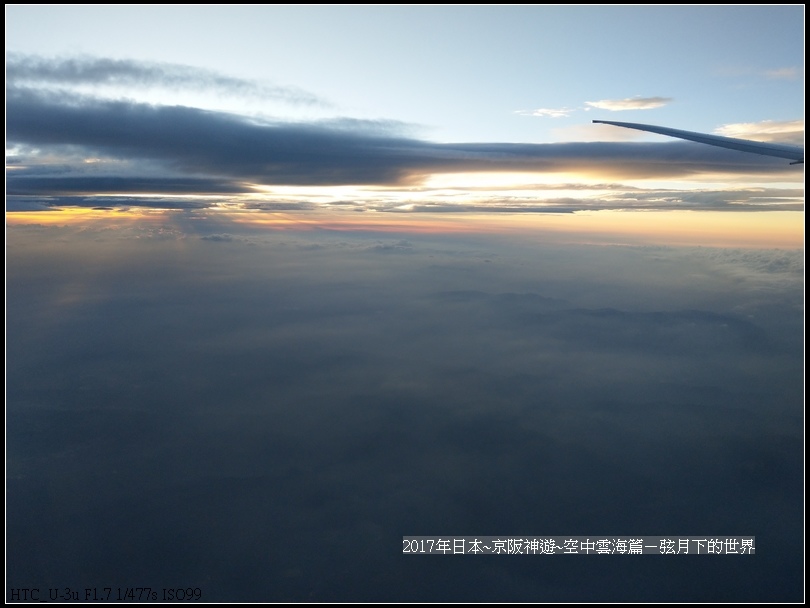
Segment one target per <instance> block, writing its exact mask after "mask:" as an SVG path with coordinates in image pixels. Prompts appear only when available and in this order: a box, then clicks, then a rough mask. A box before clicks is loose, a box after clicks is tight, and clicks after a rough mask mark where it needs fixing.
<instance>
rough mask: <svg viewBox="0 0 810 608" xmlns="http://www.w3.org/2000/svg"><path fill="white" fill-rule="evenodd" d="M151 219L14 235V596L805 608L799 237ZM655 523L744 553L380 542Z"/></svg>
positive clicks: (607, 530) (624, 528)
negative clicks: (608, 243) (641, 237)
mask: <svg viewBox="0 0 810 608" xmlns="http://www.w3.org/2000/svg"><path fill="white" fill-rule="evenodd" d="M178 215H182V214H178ZM161 221H162V222H163V223H162V224H161V223H157V224H155V223H154V222H153V223H151V224H149V225H148V226H145V227H144V228H145V229H146V228H148V230H149V231H151V232H136V231H135V228H134V227H130V228H127V229H122V230H121V231H120V232H117V231H116V230H110V229H102V228H98V227H96V228H93V227H92V226H90V227H82V228H69V227H65V228H45V227H37V226H28V227H15V226H11V227H9V230H8V245H7V292H8V297H7V321H8V322H7V327H8V329H7V355H8V356H7V361H8V363H7V438H6V439H7V476H8V481H7V498H6V500H7V552H6V557H7V563H8V565H7V577H8V579H9V581H14V583H13V584H14V586H18V587H32V586H39V587H42V588H44V589H47V588H49V587H54V588H55V587H60V588H64V587H66V586H70V587H77V588H78V587H80V586H81V588H82V589H83V588H84V587H87V586H99V587H103V586H128V585H129V586H132V585H135V584H136V583H135V580H137V581H138V582H137V584H138V585H151V586H153V587H158V588H159V587H180V586H182V587H188V586H191V587H199V588H200V589H201V590H202V591H203V593H204V595H203V599H204V600H210V601H234V600H247V601H284V600H293V601H331V602H333V601H484V600H489V601H509V600H512V601H526V602H536V601H725V602H728V601H801V598H802V595H803V571H804V569H803V556H804V550H803V544H802V540H801V539H802V538H803V535H802V530H803V415H804V409H803V401H804V399H803V391H804V387H803V368H804V366H803V341H802V335H803V332H802V328H803V310H802V300H803V286H802V274H803V265H802V253H801V252H785V251H746V250H729V251H725V250H712V249H708V248H690V249H672V248H664V247H642V248H635V247H595V246H592V247H585V246H572V245H567V246H563V245H551V244H542V243H525V242H516V241H515V240H514V239H512V238H505V237H472V236H469V235H465V236H457V237H448V236H440V237H436V236H420V235H414V234H408V235H405V234H402V235H384V234H373V233H372V234H367V235H351V234H337V235H336V234H330V233H318V232H314V231H311V232H308V233H305V234H304V233H301V234H295V233H272V234H267V233H262V232H260V231H251V230H248V229H246V228H240V227H239V226H235V225H232V226H230V227H225V226H223V225H221V224H214V223H211V224H210V225H209V224H208V223H203V222H197V232H196V235H197V237H200V238H187V237H188V234H189V233H188V231H181V230H178V227H180V226H181V224H180V223H179V221H180V220H179V219H177V218H175V219H171V218H169V219H162V220H161ZM200 224H203V225H200ZM161 231H162V232H161ZM150 234H151V235H154V236H150ZM161 234H163V235H165V238H158V237H159V236H160V235H161ZM172 235H175V238H172ZM659 533H660V534H681V535H732V534H755V535H756V536H757V543H758V551H757V552H758V554H757V555H756V556H755V557H753V558H751V559H747V558H743V557H735V556H715V557H711V558H710V557H689V558H672V559H668V558H663V557H661V558H657V557H643V558H638V559H635V560H634V561H633V562H632V563H630V562H627V561H621V560H617V559H615V558H605V559H602V558H597V557H594V558H585V557H573V558H571V559H567V560H557V559H555V558H543V557H539V556H538V557H525V556H524V557H510V558H504V559H487V558H484V559H481V558H478V559H472V558H470V557H461V556H455V557H453V556H451V557H447V558H437V557H421V556H403V555H402V554H401V553H400V552H401V537H402V536H403V535H406V534H420V535H490V534H503V535H511V536H516V535H600V534H601V535H625V536H630V535H643V534H659Z"/></svg>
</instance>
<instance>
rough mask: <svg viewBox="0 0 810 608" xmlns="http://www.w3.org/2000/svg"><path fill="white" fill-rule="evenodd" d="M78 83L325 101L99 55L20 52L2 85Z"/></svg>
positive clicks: (194, 70)
mask: <svg viewBox="0 0 810 608" xmlns="http://www.w3.org/2000/svg"><path fill="white" fill-rule="evenodd" d="M80 85H91V86H114V87H122V86H123V87H133V86H137V87H160V88H183V89H190V90H199V91H208V92H215V93H219V94H228V95H231V96H239V97H250V98H265V99H267V98H269V99H273V100H276V101H283V102H286V103H292V104H306V105H327V102H326V101H325V100H323V99H321V98H320V97H318V96H317V95H314V94H313V93H309V92H307V91H304V90H301V89H299V88H297V87H292V86H279V85H271V84H263V83H260V82H256V81H253V80H246V79H243V78H234V77H232V76H226V75H224V74H220V73H218V72H215V71H213V70H207V69H203V68H198V67H193V66H188V65H179V64H174V63H159V62H148V61H135V60H131V59H107V58H100V57H74V58H69V59H65V58H45V57H40V56H36V55H24V54H19V53H10V54H9V55H8V56H7V57H6V86H7V87H9V86H11V87H20V86H29V87H69V88H70V87H76V86H80Z"/></svg>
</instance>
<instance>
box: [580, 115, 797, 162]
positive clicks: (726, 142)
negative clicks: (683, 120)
mask: <svg viewBox="0 0 810 608" xmlns="http://www.w3.org/2000/svg"><path fill="white" fill-rule="evenodd" d="M594 122H596V123H600V124H603V125H615V126H617V127H626V128H628V129H638V130H639V131H649V132H651V133H658V134H660V135H668V136H670V137H678V138H680V139H688V140H689V141H696V142H699V143H702V144H709V145H710V146H720V147H721V148H731V149H732V150H740V151H741V152H753V153H754V154H764V155H766V156H778V157H779V158H787V159H790V160H792V161H793V162H792V163H790V164H791V165H799V164H803V163H804V148H801V147H799V146H789V145H787V144H771V143H765V142H761V141H751V140H750V139H736V138H734V137H721V136H720V135H707V134H705V133H695V132H693V131H681V130H680V129H670V128H668V127H656V126H655V125H642V124H639V123H636V122H613V121H610V120H594Z"/></svg>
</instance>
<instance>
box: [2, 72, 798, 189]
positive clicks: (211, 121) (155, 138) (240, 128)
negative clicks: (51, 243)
mask: <svg viewBox="0 0 810 608" xmlns="http://www.w3.org/2000/svg"><path fill="white" fill-rule="evenodd" d="M6 107H7V139H8V143H9V145H11V146H17V147H18V148H19V150H18V151H17V153H16V163H17V164H18V165H21V166H22V167H24V171H14V172H11V173H10V174H9V177H8V187H9V191H11V192H26V193H31V194H34V193H36V194H45V193H50V194H53V195H59V194H62V193H64V191H65V190H67V191H74V192H75V191H84V190H85V189H92V188H93V186H92V183H91V182H90V181H87V178H88V177H89V176H91V175H92V173H91V172H92V171H94V168H93V167H94V165H89V166H88V165H87V164H86V163H85V162H84V161H85V160H86V159H88V158H91V159H101V160H104V159H110V160H112V161H115V162H109V163H105V162H99V163H98V170H97V171H98V172H106V173H107V174H106V175H98V177H97V179H98V180H99V181H98V182H97V190H98V191H99V193H104V192H106V191H108V190H107V188H111V189H112V191H114V192H119V191H121V189H122V188H125V187H126V181H125V180H123V179H119V180H118V181H116V180H112V181H107V182H105V180H110V178H113V177H115V178H119V177H120V175H119V176H116V175H109V173H110V172H114V171H115V170H116V162H118V163H120V162H125V163H128V165H127V169H126V170H127V173H128V174H129V175H130V177H129V178H128V179H132V178H138V179H140V180H141V183H140V185H139V182H138V181H137V180H136V181H133V182H132V184H133V187H134V188H136V189H137V191H142V189H143V188H144V187H145V186H146V185H147V184H148V182H149V180H150V179H151V178H150V177H149V175H143V174H142V173H141V174H139V169H140V170H141V171H144V172H149V174H152V173H154V172H155V171H159V172H163V173H164V175H161V177H167V176H166V175H165V172H166V171H170V172H171V173H173V176H172V177H173V178H175V180H174V181H172V180H169V181H167V182H166V186H167V188H169V189H170V191H171V192H173V193H179V192H180V191H182V190H183V185H182V184H183V182H182V179H191V181H189V182H186V183H187V187H186V189H185V191H186V192H187V193H199V192H200V188H204V184H205V181H198V180H201V179H204V180H210V181H209V183H210V184H211V186H212V191H213V192H234V191H236V190H237V189H238V188H239V187H241V188H243V191H245V192H249V191H251V188H250V184H265V185H268V184H274V185H340V184H367V185H400V186H402V185H415V184H418V183H420V182H421V181H422V180H423V179H424V178H425V177H426V176H428V175H431V174H435V173H442V172H475V171H488V172H489V171H534V172H538V173H544V172H558V171H582V172H586V173H590V174H593V175H599V174H602V175H610V174H612V175H614V176H617V175H618V176H625V177H660V178H663V177H676V176H679V177H683V176H687V175H698V174H703V173H707V172H709V173H711V172H724V173H731V174H734V173H747V174H750V173H752V172H759V173H761V174H765V175H774V174H779V173H786V174H787V173H795V168H792V167H789V166H787V164H786V163H783V162H780V161H779V160H778V159H769V158H762V157H759V156H755V155H746V154H742V153H738V152H734V151H727V150H718V149H716V148H712V147H708V146H700V145H696V144H691V143H688V142H684V143H681V142H667V143H660V144H658V143H632V144H631V143H600V142H594V143H570V144H508V143H466V144H465V143H461V144H436V143H431V142H426V141H420V140H416V139H412V138H407V137H402V136H395V135H392V134H391V127H390V125H389V124H388V123H384V124H383V125H382V127H383V128H382V130H381V128H380V127H381V125H380V123H378V122H374V121H372V122H368V123H366V122H364V121H351V122H350V123H347V122H346V121H336V122H328V121H321V122H315V123H289V122H287V123H285V122H269V121H259V120H258V119H252V118H246V117H241V116H236V115H232V114H226V113H221V112H212V111H204V110H199V109H194V108H188V107H178V106H173V107H166V106H152V105H148V104H143V103H135V102H127V101H109V100H101V99H94V98H87V97H81V96H66V95H62V94H60V95H56V94H51V93H45V92H41V91H34V90H31V89H20V88H12V89H10V90H9V91H8V94H7V106H6ZM45 150H47V151H48V154H49V155H51V156H53V157H56V158H60V155H62V158H63V159H64V160H63V163H62V165H61V166H62V167H63V171H62V173H63V174H62V176H61V177H62V178H65V177H69V176H70V174H71V173H74V172H79V173H80V174H81V177H82V178H83V180H82V181H77V182H71V181H70V180H64V179H61V180H59V181H57V182H55V183H54V185H53V187H50V186H49V185H48V184H49V181H48V180H49V179H52V178H45V179H41V180H38V179H35V177H34V176H35V174H36V172H37V171H38V170H39V166H38V165H37V158H38V156H39V155H42V154H43V151H45ZM26 151H27V153H26ZM150 163H151V164H150ZM158 163H159V164H160V165H159V166H160V168H159V169H156V167H157V166H158ZM53 164H54V163H53V162H52V161H51V160H49V161H48V163H47V164H46V165H45V166H44V167H43V171H44V172H45V173H50V172H51V170H52V169H51V167H52V166H53ZM203 176H204V177H203ZM177 178H182V179H177ZM238 185H239V186H238Z"/></svg>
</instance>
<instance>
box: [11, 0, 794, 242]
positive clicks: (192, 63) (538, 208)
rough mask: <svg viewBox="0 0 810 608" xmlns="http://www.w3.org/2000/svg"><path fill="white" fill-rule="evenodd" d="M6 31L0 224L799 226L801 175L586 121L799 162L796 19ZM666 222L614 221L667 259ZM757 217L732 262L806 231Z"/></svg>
mask: <svg viewBox="0 0 810 608" xmlns="http://www.w3.org/2000/svg"><path fill="white" fill-rule="evenodd" d="M6 17H7V25H6V75H7V86H6V91H7V103H6V113H7V141H6V146H7V167H8V168H7V208H8V209H9V210H11V211H18V210H39V209H48V210H51V211H53V210H54V209H61V210H66V211H63V212H62V213H61V215H63V217H64V221H75V216H74V215H71V214H70V213H69V212H68V211H67V210H68V209H70V208H76V207H110V208H114V209H116V210H117V211H121V210H123V209H132V208H134V207H148V208H159V209H185V210H187V211H186V212H187V213H190V214H193V213H195V211H194V210H195V209H197V210H199V209H201V208H205V209H216V210H220V209H223V208H225V209H227V210H228V211H229V212H232V211H233V210H235V209H252V210H262V211H264V212H265V213H264V214H254V215H255V216H256V217H258V216H260V215H267V214H270V213H275V214H285V215H294V216H295V218H296V219H300V220H302V221H305V222H309V221H315V222H319V223H321V224H323V225H325V226H328V225H330V223H331V222H338V223H341V224H345V223H346V222H347V221H349V220H346V219H345V218H344V217H343V216H345V215H346V214H347V213H348V212H351V213H350V215H352V216H353V219H351V220H350V222H351V223H352V224H354V225H358V227H359V226H361V225H366V224H368V225H373V226H378V225H380V224H381V223H386V222H391V223H392V224H397V225H398V223H399V222H400V221H401V220H400V219H398V218H397V219H392V218H388V219H386V220H382V219H380V218H379V217H373V218H372V216H377V215H379V214H398V215H401V214H409V215H418V216H419V220H418V222H416V223H417V224H420V225H431V224H434V225H440V224H441V222H444V221H447V220H440V219H438V218H437V217H436V216H437V215H438V214H454V215H455V214H470V213H474V214H481V213H488V212H497V213H498V214H499V215H500V214H505V215H507V216H508V220H503V219H501V220H499V224H500V223H504V222H505V223H508V224H510V225H512V226H513V227H515V228H519V227H522V226H528V227H529V229H530V230H536V229H537V227H538V222H539V226H540V227H543V226H546V225H547V223H548V222H552V223H553V222H554V220H543V219H542V218H540V219H538V218H537V217H536V216H537V215H538V214H543V213H573V214H575V215H578V216H584V217H583V218H582V219H581V220H579V219H577V220H573V221H571V222H570V226H571V229H572V230H574V231H576V230H577V228H578V227H579V226H582V227H583V228H584V229H585V230H586V231H590V230H592V229H593V227H594V226H597V229H598V230H600V231H604V232H606V233H610V232H615V231H617V230H619V231H620V232H621V231H622V229H621V227H620V226H619V225H620V224H621V222H618V223H617V222H614V221H612V219H609V220H605V221H604V222H602V221H601V219H600V213H601V212H602V211H616V210H621V211H623V213H625V214H626V215H628V216H631V215H632V216H635V215H637V213H636V212H637V211H642V210H643V211H673V210H676V211H679V212H682V211H686V210H688V211H712V212H714V211H718V210H720V211H724V212H734V213H735V214H737V213H739V212H756V214H757V215H761V214H762V212H774V211H778V212H781V211H793V212H802V210H803V203H804V200H803V197H804V189H803V171H802V168H801V167H797V166H790V164H789V163H788V162H785V161H783V160H782V159H773V158H769V157H759V156H756V155H752V154H745V153H740V152H729V151H725V150H722V149H716V148H706V147H705V146H699V145H695V144H693V143H686V142H682V141H677V140H672V139H671V138H665V137H663V136H656V135H651V134H644V133H641V132H637V131H629V130H626V129H620V128H617V127H612V126H608V125H595V124H592V122H591V121H592V120H593V119H603V120H621V121H630V122H643V123H652V124H660V125H666V126H671V127H675V128H681V129H687V130H692V131H702V132H713V133H717V134H723V135H730V136H734V137H740V138H751V139H759V140H762V141H781V142H787V143H795V144H798V145H803V140H804V117H803V107H804V103H803V101H804V71H803V70H804V66H803V64H802V58H803V53H804V49H803V45H804V36H803V18H802V17H803V7H801V6H781V7H780V6H777V7H765V6H760V7H745V6H727V7H638V8H637V7H583V8H579V7H525V6H524V7H521V6H515V7H505V8H500V7H492V6H489V7H488V6H480V7H462V6H456V7H453V6H445V7H427V6H426V7H407V6H403V7H359V6H358V7H325V6H322V7H295V6H288V7H249V6H243V7H190V8H187V7H181V6H174V7H155V6H149V7H144V6H131V7H93V6H73V7H58V6H54V7H36V6H11V7H9V8H7V10H6ZM357 212H364V213H365V217H364V218H363V219H361V218H359V217H358V216H357V215H355V214H356V213H357ZM524 215H529V216H534V217H531V218H526V217H524ZM681 215H682V214H675V215H673V216H672V217H674V218H676V219H675V220H674V221H673V222H672V223H670V222H669V216H662V215H660V214H658V213H656V214H652V215H645V216H644V221H643V222H641V221H639V219H638V218H635V217H634V218H630V219H628V221H627V227H626V228H625V231H628V230H630V226H631V225H632V226H633V228H632V230H634V231H636V232H640V234H642V235H643V234H645V233H647V232H649V235H648V240H651V241H655V242H662V241H663V242H666V241H667V240H668V236H667V233H668V231H667V230H663V231H662V230H661V229H660V226H661V225H662V224H667V225H669V226H670V230H671V231H672V238H673V240H674V242H683V240H684V238H685V236H686V235H684V234H683V233H682V231H681V230H682V229H681V228H679V227H680V226H684V225H686V224H689V223H690V221H691V219H690V218H687V219H684V218H682V217H681ZM766 215H767V216H766V217H764V218H763V217H759V218H754V217H752V216H751V215H750V214H749V215H747V216H746V218H745V219H742V218H741V219H734V220H731V221H732V222H734V224H735V233H736V234H737V239H736V242H735V244H736V245H745V244H746V243H745V240H746V239H750V245H752V246H763V245H767V246H783V247H799V246H800V245H801V243H802V241H803V236H802V228H801V226H802V222H801V219H800V218H801V215H800V214H799V213H797V214H794V215H790V214H788V215H781V214H780V215H771V214H770V213H767V214H766ZM24 217H26V216H16V215H14V214H12V215H10V216H9V221H10V222H13V223H18V222H24V221H27V220H25V219H24ZM82 217H83V216H82ZM723 217H724V216H723V215H722V214H721V215H717V214H712V215H707V216H705V217H702V218H700V220H697V221H699V222H700V223H709V224H710V225H711V226H712V228H713V231H710V233H709V234H706V233H705V232H701V233H700V234H699V235H694V238H693V239H692V240H693V242H694V243H695V244H707V245H710V244H718V245H721V244H724V243H726V242H727V239H726V237H725V236H724V233H725V232H726V227H725V223H726V221H727V220H724V219H723ZM367 218H371V219H367ZM261 221H266V218H265V219H262V220H261ZM409 221H410V220H409ZM463 221H464V223H465V225H467V226H468V229H469V226H470V225H471V224H475V223H476V220H473V219H472V218H469V217H468V218H465V219H464V220H463ZM617 224H618V225H617ZM763 226H764V228H765V230H764V231H763V230H762V227H763ZM481 229H483V230H486V228H481ZM714 231H716V235H715V234H714ZM625 236H626V235H625ZM619 238H622V237H619Z"/></svg>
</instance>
